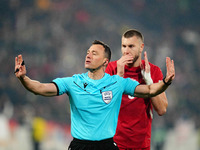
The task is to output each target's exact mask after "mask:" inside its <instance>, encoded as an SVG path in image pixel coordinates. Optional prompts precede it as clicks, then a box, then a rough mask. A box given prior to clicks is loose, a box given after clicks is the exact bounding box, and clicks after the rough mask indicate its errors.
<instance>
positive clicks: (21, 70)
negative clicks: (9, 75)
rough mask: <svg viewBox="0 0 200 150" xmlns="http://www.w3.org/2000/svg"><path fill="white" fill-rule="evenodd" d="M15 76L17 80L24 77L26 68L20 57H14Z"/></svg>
mask: <svg viewBox="0 0 200 150" xmlns="http://www.w3.org/2000/svg"><path fill="white" fill-rule="evenodd" d="M15 75H16V77H17V78H21V77H24V76H25V75H26V67H25V65H24V62H23V59H22V55H18V57H15Z"/></svg>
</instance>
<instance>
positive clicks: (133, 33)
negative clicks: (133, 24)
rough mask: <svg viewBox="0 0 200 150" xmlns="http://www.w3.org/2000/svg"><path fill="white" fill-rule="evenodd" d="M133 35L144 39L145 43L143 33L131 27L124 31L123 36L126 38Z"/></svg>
mask: <svg viewBox="0 0 200 150" xmlns="http://www.w3.org/2000/svg"><path fill="white" fill-rule="evenodd" d="M133 36H137V37H138V38H140V39H141V40H142V42H143V43H144V37H143V35H142V33H141V32H140V31H138V30H136V29H130V30H127V31H126V32H124V34H123V37H125V38H131V37H133Z"/></svg>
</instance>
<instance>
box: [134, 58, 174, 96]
mask: <svg viewBox="0 0 200 150" xmlns="http://www.w3.org/2000/svg"><path fill="white" fill-rule="evenodd" d="M166 67H167V73H166V77H165V78H164V79H163V81H162V82H159V83H154V84H151V85H138V86H137V87H136V88H135V92H134V96H135V97H143V98H145V97H154V96H156V95H158V94H160V93H162V92H164V91H165V90H166V89H167V88H168V86H169V85H170V83H171V82H172V80H173V79H174V78H175V68H174V61H173V60H171V59H170V58H169V57H167V58H166Z"/></svg>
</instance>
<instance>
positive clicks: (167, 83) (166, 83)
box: [163, 77, 172, 85]
mask: <svg viewBox="0 0 200 150" xmlns="http://www.w3.org/2000/svg"><path fill="white" fill-rule="evenodd" d="M165 78H166V77H164V78H163V82H164V84H165V85H170V84H172V82H165Z"/></svg>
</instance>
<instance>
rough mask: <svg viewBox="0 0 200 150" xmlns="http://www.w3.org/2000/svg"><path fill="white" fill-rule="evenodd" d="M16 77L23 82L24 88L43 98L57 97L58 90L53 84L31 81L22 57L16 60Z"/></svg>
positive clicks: (19, 56)
mask: <svg viewBox="0 0 200 150" xmlns="http://www.w3.org/2000/svg"><path fill="white" fill-rule="evenodd" d="M15 75H16V77H17V78H18V79H19V80H20V81H21V83H22V84H23V86H24V87H25V88H26V89H27V90H29V91H30V92H32V93H34V94H36V95H42V96H56V95H57V88H56V86H55V84H53V83H40V82H39V81H36V80H31V79H30V78H29V77H28V76H26V66H25V64H24V61H23V58H22V55H18V57H16V58H15Z"/></svg>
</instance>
